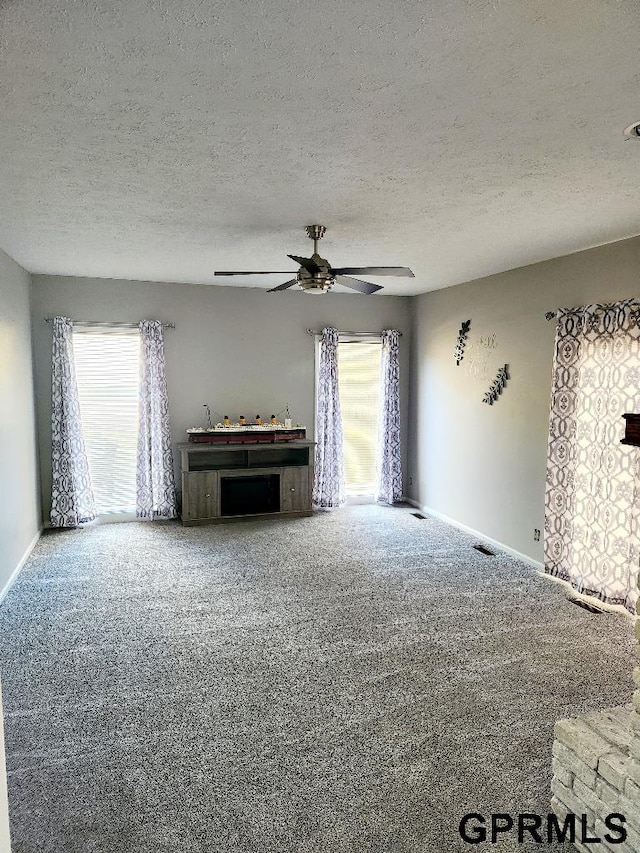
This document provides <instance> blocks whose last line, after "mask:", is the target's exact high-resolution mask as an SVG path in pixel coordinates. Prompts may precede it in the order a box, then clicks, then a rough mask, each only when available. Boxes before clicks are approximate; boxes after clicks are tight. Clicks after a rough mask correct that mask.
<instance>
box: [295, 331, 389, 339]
mask: <svg viewBox="0 0 640 853" xmlns="http://www.w3.org/2000/svg"><path fill="white" fill-rule="evenodd" d="M306 332H307V334H308V335H321V334H322V329H307V330H306ZM338 334H339V335H346V336H349V335H351V336H353V337H354V338H357V337H361V338H366V337H369V338H379V337H380V335H381V334H382V332H343V331H342V330H341V329H338ZM398 334H399V335H400V337H402V332H398Z"/></svg>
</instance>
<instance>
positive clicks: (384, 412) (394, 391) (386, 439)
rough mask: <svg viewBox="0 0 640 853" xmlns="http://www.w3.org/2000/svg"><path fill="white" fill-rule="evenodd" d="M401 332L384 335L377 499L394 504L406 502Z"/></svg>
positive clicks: (388, 330) (385, 333)
mask: <svg viewBox="0 0 640 853" xmlns="http://www.w3.org/2000/svg"><path fill="white" fill-rule="evenodd" d="M399 355H400V332H397V331H395V329H386V330H385V331H384V332H383V333H382V367H381V379H382V393H381V395H380V405H381V410H380V417H379V419H378V422H379V435H378V454H377V460H376V473H377V489H376V500H378V501H380V502H382V503H388V504H393V503H396V502H397V501H401V500H402V454H401V448H400V361H399Z"/></svg>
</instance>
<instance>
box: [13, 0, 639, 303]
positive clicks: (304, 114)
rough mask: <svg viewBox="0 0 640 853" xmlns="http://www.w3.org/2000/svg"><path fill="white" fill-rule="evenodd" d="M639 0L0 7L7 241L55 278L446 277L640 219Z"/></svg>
mask: <svg viewBox="0 0 640 853" xmlns="http://www.w3.org/2000/svg"><path fill="white" fill-rule="evenodd" d="M639 36H640V4H638V2H637V0H502V2H501V0H434V1H433V2H424V0H420V2H418V0H349V2H347V3H346V2H344V0H251V2H248V0H245V2H242V0H206V2H201V0H181V2H180V3H175V2H166V0H165V2H159V0H127V2H126V3H125V2H118V3H115V2H106V0H93V2H81V0H67V2H63V0H47V2H46V3H42V2H37V0H16V2H10V1H9V0H0V247H2V248H3V249H4V250H5V251H6V252H7V253H8V254H9V255H11V256H12V257H13V258H15V260H17V261H18V262H19V263H20V264H22V265H23V266H24V267H25V268H26V269H28V270H30V271H32V272H37V273H52V274H56V273H57V274H65V275H78V276H99V277H104V278H132V279H153V280H159V281H191V282H202V283H207V284H212V283H214V281H215V283H216V284H233V285H240V284H247V285H250V286H265V287H266V286H273V285H274V284H277V283H278V282H280V281H283V280H285V279H284V278H283V276H276V277H275V278H274V279H265V278H257V279H256V278H254V279H247V280H240V279H215V280H214V279H213V276H212V273H213V270H215V269H275V270H288V269H291V270H292V271H294V270H295V265H294V264H293V263H292V262H290V261H289V260H288V259H287V258H286V257H285V256H286V253H288V252H291V253H293V254H307V253H309V251H310V249H311V244H310V243H309V241H308V240H307V238H306V236H305V233H304V226H305V225H306V224H310V223H314V222H319V223H323V224H324V225H326V226H327V227H328V232H327V236H326V237H325V238H324V240H323V242H322V244H321V246H320V250H321V254H323V255H324V256H325V257H327V258H328V259H329V260H330V262H331V263H332V264H333V265H334V266H342V265H361V264H380V265H390V264H394V265H395V264H406V265H409V266H411V267H412V268H413V270H414V272H415V274H416V278H415V280H411V279H374V280H376V281H378V283H380V284H384V285H385V290H384V291H383V293H384V294H391V295H393V294H409V293H417V292H423V291H427V290H431V289H434V288H439V287H445V286H448V285H452V284H457V283H459V282H462V281H465V280H468V279H471V278H477V277H479V276H483V275H487V274H490V273H493V272H497V271H500V270H505V269H510V268H513V267H517V266H522V265H524V264H528V263H532V262H535V261H539V260H543V259H546V258H550V257H555V256H558V255H563V254H567V253H569V252H573V251H577V250H580V249H583V248H586V247H588V246H593V245H597V244H601V243H605V242H608V241H612V240H616V239H620V238H623V237H626V236H630V235H632V234H638V233H640V204H639V201H638V200H639V199H640V142H635V141H625V140H624V138H623V135H622V130H623V128H624V127H625V126H626V125H628V124H630V123H631V122H632V121H634V120H639V119H640V100H639V97H638V93H639V92H640V74H639V72H638V70H637V69H638V67H639V61H638V60H639V59H640V56H639V48H638V45H639V44H640V39H639Z"/></svg>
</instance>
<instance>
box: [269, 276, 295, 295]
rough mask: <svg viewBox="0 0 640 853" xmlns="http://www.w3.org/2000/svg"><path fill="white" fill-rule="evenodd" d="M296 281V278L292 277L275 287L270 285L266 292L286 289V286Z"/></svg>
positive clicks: (291, 285) (290, 285)
mask: <svg viewBox="0 0 640 853" xmlns="http://www.w3.org/2000/svg"><path fill="white" fill-rule="evenodd" d="M297 283H298V279H297V278H292V279H291V281H285V283H284V284H279V285H278V286H277V287H270V288H269V290H267V293H275V292H276V290H286V289H287V288H288V287H293V285H294V284H297Z"/></svg>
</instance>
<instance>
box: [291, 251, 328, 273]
mask: <svg viewBox="0 0 640 853" xmlns="http://www.w3.org/2000/svg"><path fill="white" fill-rule="evenodd" d="M287 257H288V258H291V260H292V261H295V262H296V263H297V264H300V266H301V267H304V268H305V269H306V270H308V271H309V272H310V273H311V275H315V274H316V273H317V272H319V271H320V267H319V266H318V264H317V263H316V262H315V261H314V260H312V258H300V257H298V255H287Z"/></svg>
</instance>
